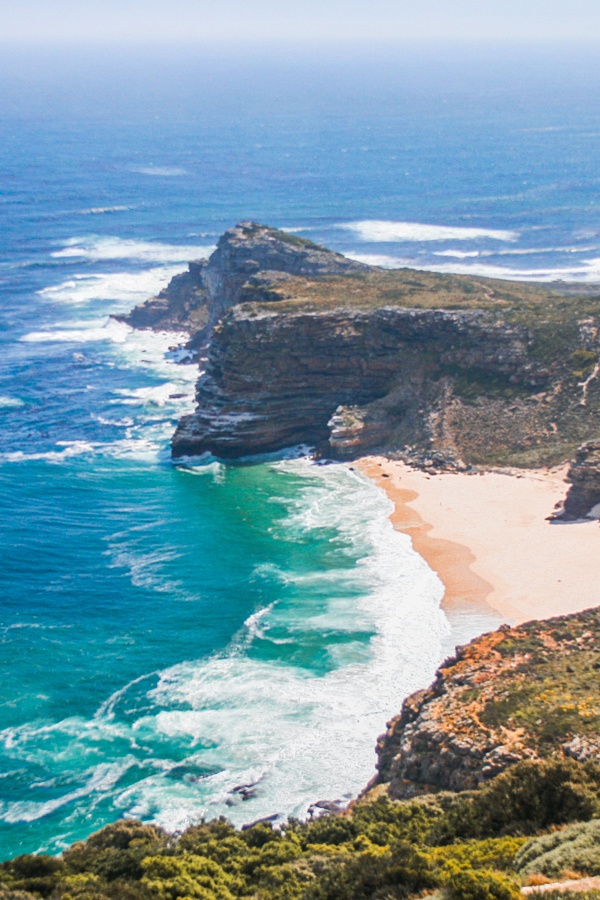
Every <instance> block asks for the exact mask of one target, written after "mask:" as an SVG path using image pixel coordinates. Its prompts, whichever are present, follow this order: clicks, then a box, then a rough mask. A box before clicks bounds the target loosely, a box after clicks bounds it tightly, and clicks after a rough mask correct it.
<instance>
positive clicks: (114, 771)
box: [0, 756, 136, 824]
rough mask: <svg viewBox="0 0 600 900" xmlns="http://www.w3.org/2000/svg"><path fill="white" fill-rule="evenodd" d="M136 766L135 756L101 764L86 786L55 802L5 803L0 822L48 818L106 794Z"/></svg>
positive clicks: (95, 769)
mask: <svg viewBox="0 0 600 900" xmlns="http://www.w3.org/2000/svg"><path fill="white" fill-rule="evenodd" d="M134 765H136V759H135V757H133V756H130V757H128V758H127V759H125V760H122V761H120V762H119V763H112V764H110V763H101V764H100V765H98V766H96V767H95V768H93V769H91V770H90V771H89V772H88V773H87V775H88V780H87V781H86V783H85V784H84V785H82V786H81V787H79V788H77V789H76V790H74V791H69V792H68V793H67V794H63V795H62V796H61V797H57V798H55V799H54V800H47V801H45V802H44V803H36V802H34V801H32V800H21V801H17V802H16V803H4V804H2V806H0V821H3V822H6V823H7V824H15V823H17V822H35V821H36V820H37V819H41V818H43V817H44V816H48V815H50V814H51V813H53V812H56V810H57V809H60V808H61V807H63V806H66V805H68V804H69V803H73V802H74V801H76V800H81V799H82V798H83V797H87V796H89V795H90V794H94V793H96V794H105V793H106V792H107V791H110V790H111V789H112V788H114V786H115V785H116V784H117V782H118V781H119V780H120V779H121V778H122V777H123V775H124V774H125V772H126V771H127V770H128V769H129V768H131V766H134Z"/></svg>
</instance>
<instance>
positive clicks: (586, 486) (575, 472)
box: [553, 441, 600, 521]
mask: <svg viewBox="0 0 600 900" xmlns="http://www.w3.org/2000/svg"><path fill="white" fill-rule="evenodd" d="M567 481H569V482H570V483H571V487H570V488H569V491H568V493H567V496H566V497H565V501H564V504H563V505H562V507H561V508H560V509H559V510H557V512H556V513H555V514H554V516H553V518H554V519H558V520H562V521H565V520H573V519H583V518H585V517H586V516H590V515H591V516H592V517H594V518H600V441H587V442H586V443H585V444H583V446H582V447H580V448H579V450H578V451H577V453H576V455H575V458H574V459H573V461H572V462H571V465H570V467H569V471H568V473H567Z"/></svg>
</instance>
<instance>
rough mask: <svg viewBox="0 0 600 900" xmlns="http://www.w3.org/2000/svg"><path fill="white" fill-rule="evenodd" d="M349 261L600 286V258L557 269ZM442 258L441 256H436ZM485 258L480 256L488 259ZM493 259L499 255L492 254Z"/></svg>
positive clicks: (371, 257) (360, 257)
mask: <svg viewBox="0 0 600 900" xmlns="http://www.w3.org/2000/svg"><path fill="white" fill-rule="evenodd" d="M346 255H347V256H348V257H349V258H350V259H355V260H357V262H364V263H367V264H368V265H372V266H381V267H382V268H384V269H398V268H401V267H404V266H409V267H410V268H412V269H415V270H417V271H422V272H439V273H441V274H448V275H476V276H480V277H482V278H498V279H500V280H504V281H540V282H546V283H548V284H551V283H552V282H555V281H572V282H580V283H582V284H595V283H597V282H600V257H595V258H593V259H588V260H585V261H582V262H581V263H580V264H579V265H573V266H555V267H548V268H523V269H519V268H515V267H509V266H501V265H495V264H493V263H480V262H471V261H470V260H471V259H473V256H472V255H469V256H467V255H466V254H461V255H460V256H458V255H457V258H459V259H460V260H462V262H457V263H427V264H426V265H424V264H423V261H422V259H414V258H413V259H407V258H406V257H397V256H387V255H383V254H382V255H376V254H362V253H348V254H346ZM437 255H440V254H437ZM485 255H486V254H478V257H479V256H485ZM490 255H491V256H497V255H499V254H496V253H493V254H490Z"/></svg>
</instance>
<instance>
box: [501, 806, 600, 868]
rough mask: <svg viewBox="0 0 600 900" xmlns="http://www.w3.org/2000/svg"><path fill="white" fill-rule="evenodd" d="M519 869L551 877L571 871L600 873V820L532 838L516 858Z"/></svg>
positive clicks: (516, 865)
mask: <svg viewBox="0 0 600 900" xmlns="http://www.w3.org/2000/svg"><path fill="white" fill-rule="evenodd" d="M515 869H516V870H517V871H518V872H520V873H521V874H523V875H529V874H532V873H534V872H539V873H540V874H541V875H546V877H548V878H559V877H560V876H561V874H562V873H563V872H565V871H567V870H571V871H575V872H581V873H582V874H583V875H600V819H592V821H591V822H583V823H580V824H577V825H568V826H567V827H566V828H562V829H561V830H560V831H555V832H553V833H552V834H545V835H543V836H542V837H537V838H533V839H532V840H529V841H528V842H527V843H526V844H525V846H524V847H523V848H522V849H521V850H520V851H519V853H517V855H516V857H515Z"/></svg>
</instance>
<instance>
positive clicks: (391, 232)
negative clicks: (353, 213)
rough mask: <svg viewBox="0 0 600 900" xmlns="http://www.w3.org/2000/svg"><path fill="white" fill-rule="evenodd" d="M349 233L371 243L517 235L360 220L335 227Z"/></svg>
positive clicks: (509, 238)
mask: <svg viewBox="0 0 600 900" xmlns="http://www.w3.org/2000/svg"><path fill="white" fill-rule="evenodd" d="M337 227H338V228H344V229H346V230H347V231H352V232H353V233H354V234H355V235H356V236H357V237H358V238H359V239H360V240H361V241H370V242H375V243H387V242H390V243H392V242H400V243H403V242H404V241H407V242H408V241H425V242H429V241H455V240H460V241H473V240H478V239H480V238H490V239H492V240H496V241H515V240H517V238H518V236H519V235H518V232H516V231H506V230H502V229H495V228H464V227H457V226H454V225H426V224H423V223H421V222H388V221H383V220H378V219H364V220H363V221H360V222H346V223H343V224H340V225H338V226H337Z"/></svg>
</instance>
